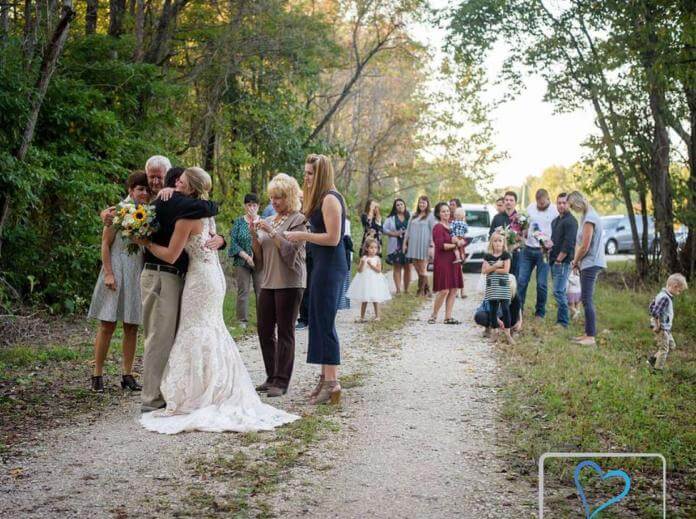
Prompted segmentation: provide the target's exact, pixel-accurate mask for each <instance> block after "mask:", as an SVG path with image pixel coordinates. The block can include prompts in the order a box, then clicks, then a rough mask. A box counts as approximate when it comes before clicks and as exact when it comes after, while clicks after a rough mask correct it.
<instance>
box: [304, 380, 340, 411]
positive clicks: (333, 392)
mask: <svg viewBox="0 0 696 519" xmlns="http://www.w3.org/2000/svg"><path fill="white" fill-rule="evenodd" d="M325 402H330V403H331V405H338V404H339V403H340V402H341V384H339V383H338V380H331V381H328V382H324V384H323V385H322V386H321V391H319V394H318V395H317V396H316V397H314V398H313V399H311V400H310V401H309V403H310V404H311V405H318V404H323V403H325Z"/></svg>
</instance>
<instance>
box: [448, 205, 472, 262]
mask: <svg viewBox="0 0 696 519" xmlns="http://www.w3.org/2000/svg"><path fill="white" fill-rule="evenodd" d="M452 218H453V220H452V221H451V222H450V235H451V236H452V238H458V239H457V240H456V241H455V240H453V241H454V243H455V244H456V245H457V248H456V249H454V257H455V258H456V259H455V260H454V261H453V262H452V263H463V262H464V261H465V260H466V241H465V240H464V237H465V236H466V233H467V232H469V226H468V225H467V224H466V211H465V210H464V208H463V207H458V208H457V209H456V210H455V211H454V214H453V215H452Z"/></svg>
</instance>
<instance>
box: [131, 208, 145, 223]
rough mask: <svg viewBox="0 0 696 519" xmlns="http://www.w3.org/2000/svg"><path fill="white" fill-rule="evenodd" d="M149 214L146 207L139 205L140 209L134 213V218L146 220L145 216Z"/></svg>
mask: <svg viewBox="0 0 696 519" xmlns="http://www.w3.org/2000/svg"><path fill="white" fill-rule="evenodd" d="M146 216H147V213H146V212H145V209H143V208H142V207H138V209H137V210H136V211H135V213H133V218H135V219H136V220H144V219H145V217H146Z"/></svg>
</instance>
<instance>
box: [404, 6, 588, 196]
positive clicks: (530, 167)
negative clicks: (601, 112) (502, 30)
mask: <svg viewBox="0 0 696 519" xmlns="http://www.w3.org/2000/svg"><path fill="white" fill-rule="evenodd" d="M448 3H450V2H448V1H447V0H431V1H430V4H431V5H432V6H433V7H435V8H442V7H445V6H447V4H448ZM411 33H412V34H413V36H414V37H415V38H416V39H417V40H419V41H421V42H423V43H424V44H427V45H428V46H429V48H430V49H431V52H432V53H433V55H434V59H435V62H434V63H433V66H434V67H436V66H437V63H438V62H439V60H441V59H442V57H443V53H442V51H441V50H440V49H441V47H442V43H443V42H444V40H445V36H446V32H445V31H444V30H443V29H439V28H436V27H433V26H431V25H424V24H418V25H413V26H412V30H411ZM505 54H506V48H505V47H504V46H503V45H499V46H497V47H496V48H495V49H494V50H493V52H492V53H491V56H490V57H489V59H488V60H487V62H486V67H485V68H486V71H487V73H488V76H489V79H490V84H491V86H490V89H489V90H488V91H487V92H485V94H484V96H483V99H484V100H485V99H500V98H503V97H504V96H505V93H506V92H505V90H506V89H505V87H504V86H502V85H493V80H494V79H495V77H496V76H497V74H498V71H499V69H500V66H501V65H502V63H503V60H504V59H505ZM524 84H525V89H524V90H523V91H522V93H521V94H519V95H518V96H517V97H516V98H514V99H513V100H512V101H508V102H505V103H502V104H501V105H500V106H498V107H497V108H496V109H495V110H494V111H493V112H492V113H491V114H490V119H491V121H492V123H493V128H494V130H495V134H494V136H493V142H494V144H495V145H496V147H497V149H498V151H505V152H507V154H508V158H507V159H505V160H502V161H500V162H499V163H498V164H496V165H494V166H492V167H491V170H492V172H493V173H494V180H493V184H492V186H493V187H505V186H511V185H521V184H522V182H523V181H524V179H525V178H526V177H528V176H530V175H535V176H536V175H540V174H541V172H542V171H543V170H544V169H545V168H547V167H549V166H554V165H558V166H570V165H571V164H573V163H574V162H577V161H578V160H580V159H581V158H582V155H583V148H582V146H581V143H582V141H584V140H585V139H586V138H587V136H588V135H589V134H590V133H594V130H595V127H594V123H593V115H592V111H591V107H589V106H588V107H587V109H586V110H584V111H583V110H580V111H576V112H573V113H564V114H554V113H553V106H552V105H551V104H549V103H545V102H544V101H543V96H544V92H545V82H544V80H543V79H542V78H540V77H538V76H532V75H529V76H527V77H525V78H524Z"/></svg>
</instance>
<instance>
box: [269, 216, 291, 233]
mask: <svg viewBox="0 0 696 519" xmlns="http://www.w3.org/2000/svg"><path fill="white" fill-rule="evenodd" d="M287 219H288V215H287V214H286V215H285V216H282V217H281V218H280V220H276V219H273V220H271V229H273V230H274V231H275V230H276V229H278V227H280V226H281V225H283V224H284V223H285V220H287Z"/></svg>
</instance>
